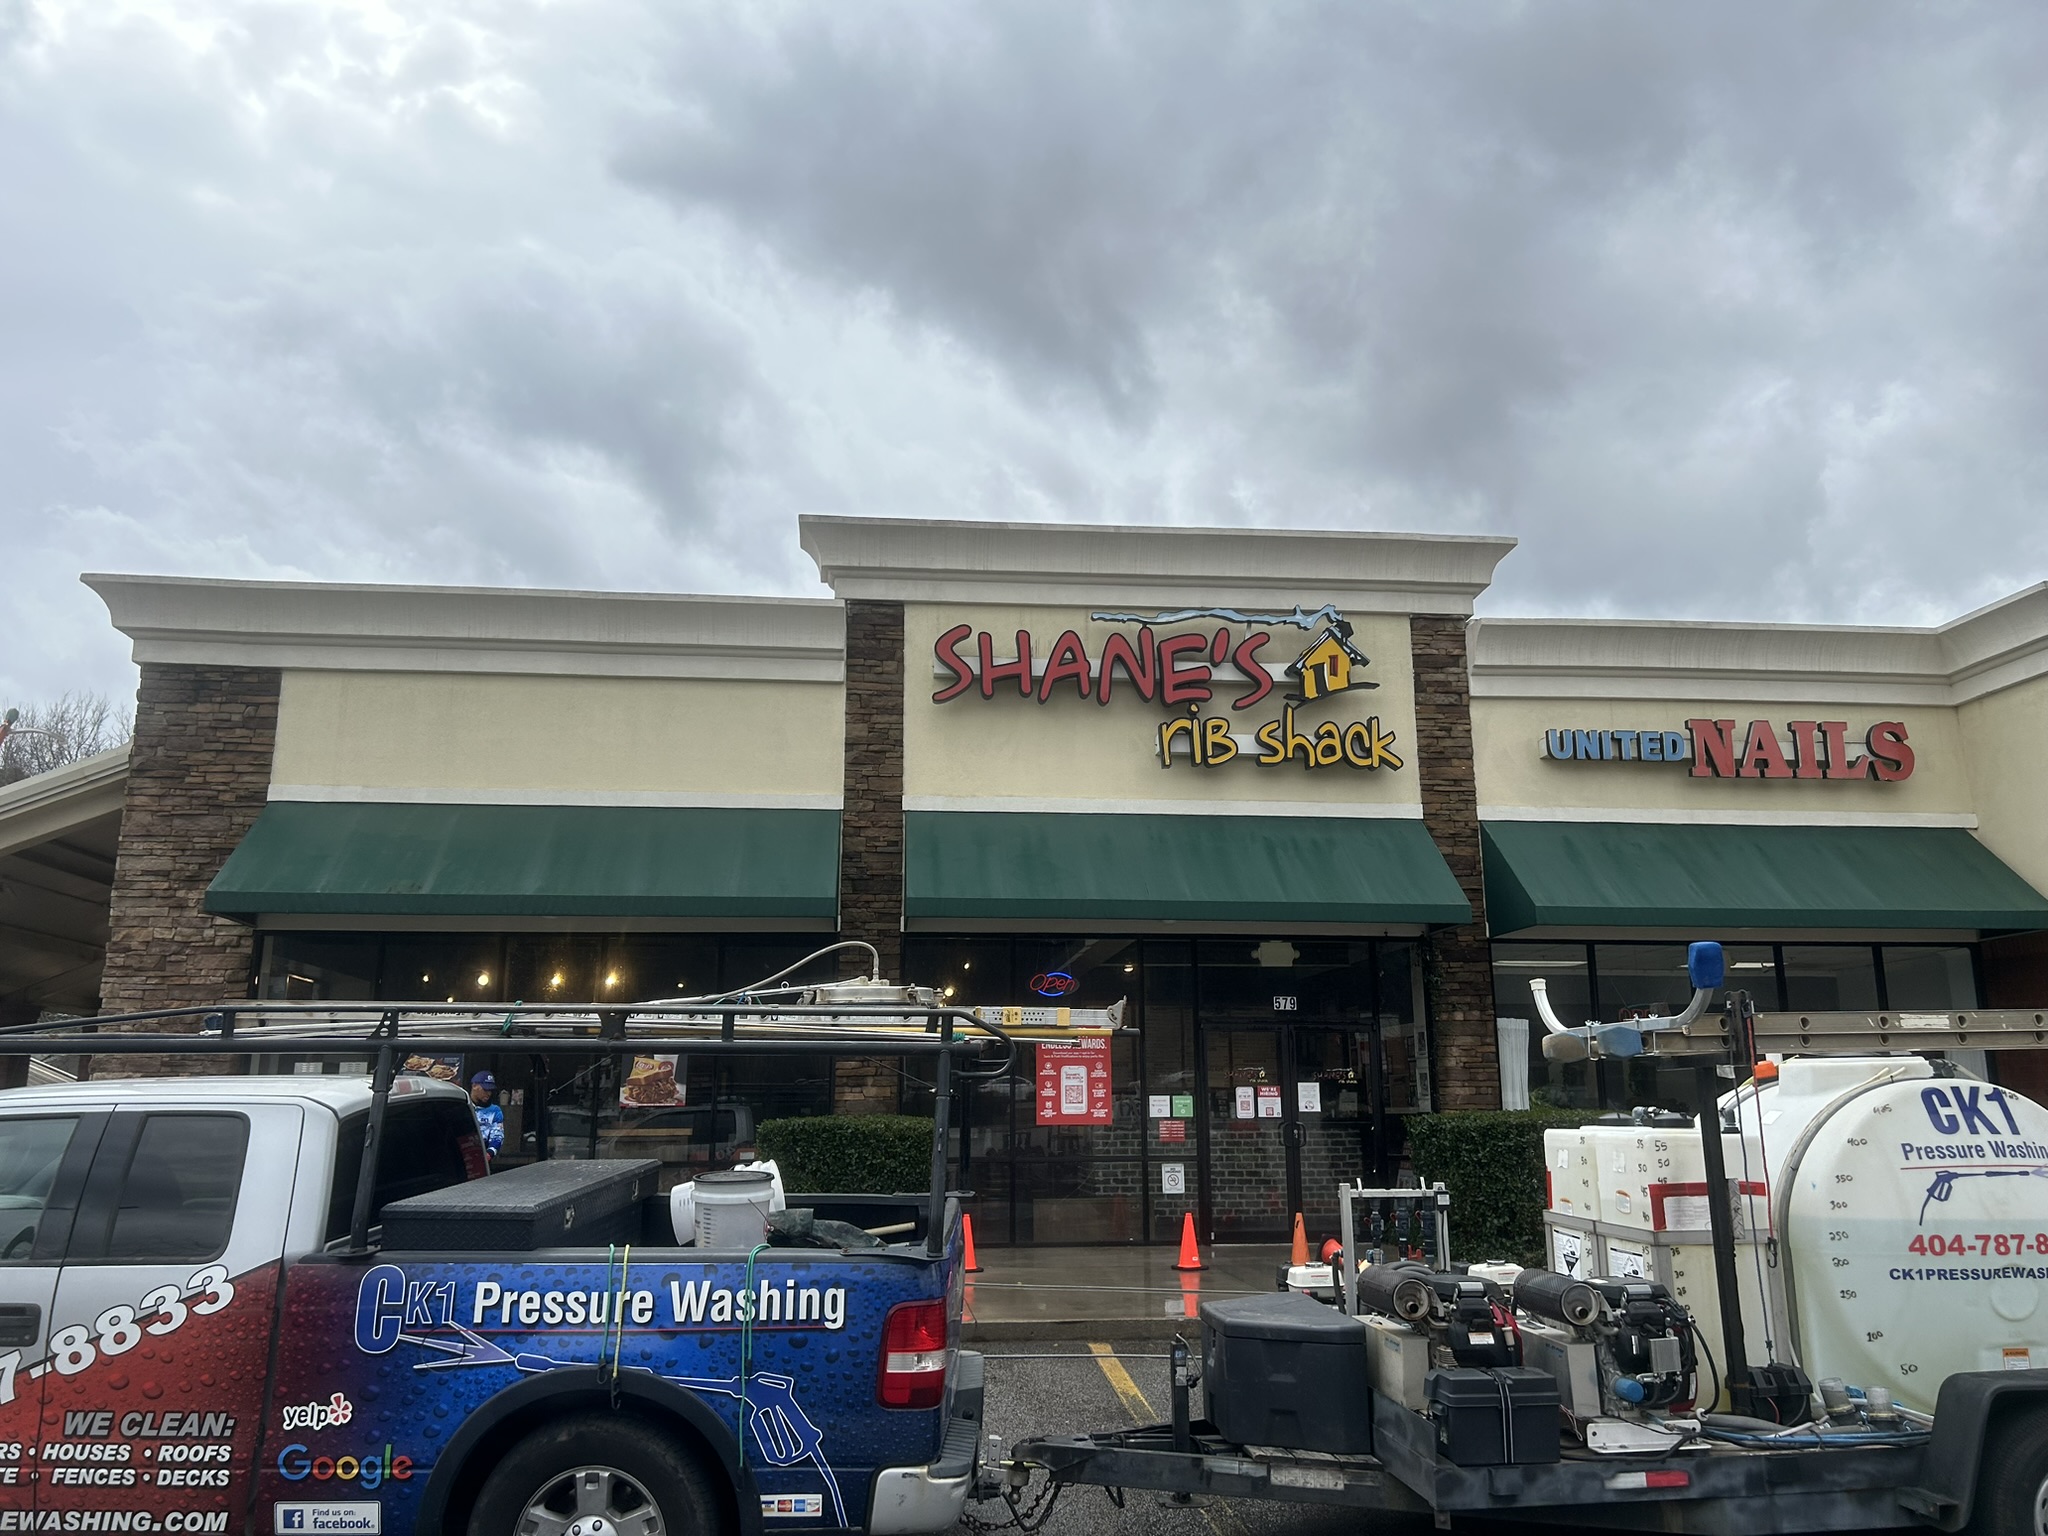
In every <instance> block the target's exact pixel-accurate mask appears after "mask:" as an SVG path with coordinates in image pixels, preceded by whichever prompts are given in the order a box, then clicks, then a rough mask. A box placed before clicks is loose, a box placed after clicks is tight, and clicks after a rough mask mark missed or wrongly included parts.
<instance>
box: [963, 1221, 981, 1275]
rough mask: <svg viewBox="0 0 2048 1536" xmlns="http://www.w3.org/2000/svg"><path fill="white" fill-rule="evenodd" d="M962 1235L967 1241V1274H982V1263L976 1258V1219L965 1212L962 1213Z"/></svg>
mask: <svg viewBox="0 0 2048 1536" xmlns="http://www.w3.org/2000/svg"><path fill="white" fill-rule="evenodd" d="M960 1235H961V1236H962V1237H964V1238H965V1239H966V1240H967V1273H968V1274H970V1275H978V1274H980V1273H981V1263H980V1261H979V1260H978V1259H976V1258H975V1257H974V1218H973V1217H972V1216H970V1215H968V1214H967V1213H966V1212H965V1211H962V1212H961V1213H960Z"/></svg>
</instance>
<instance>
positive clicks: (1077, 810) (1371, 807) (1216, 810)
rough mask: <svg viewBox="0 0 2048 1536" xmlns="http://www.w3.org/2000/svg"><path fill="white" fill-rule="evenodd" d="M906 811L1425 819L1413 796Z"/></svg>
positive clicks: (1014, 800) (1003, 803) (962, 802)
mask: <svg viewBox="0 0 2048 1536" xmlns="http://www.w3.org/2000/svg"><path fill="white" fill-rule="evenodd" d="M903 809H904V810H906V811H963V812H982V811H992V812H1005V811H1007V812H1033V813H1036V812H1051V813H1054V814H1057V815H1063V816H1290V817H1296V816H1308V817H1320V818H1323V819H1325V820H1339V821H1420V820H1422V806H1421V805H1420V803H1418V802H1416V801H1412V800H1408V801H1404V800H1389V801H1363V800H1345V801H1333V802H1330V803H1327V804H1319V803H1316V802H1313V801H1307V800H1079V799H1067V798H1058V799H1054V798H1045V797H1039V796H1029V795H905V796H904V797H903Z"/></svg>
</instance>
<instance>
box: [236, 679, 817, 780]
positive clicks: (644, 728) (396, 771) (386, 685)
mask: <svg viewBox="0 0 2048 1536" xmlns="http://www.w3.org/2000/svg"><path fill="white" fill-rule="evenodd" d="M843 715H844V694H843V692H842V690H841V687H840V685H839V684H837V683H826V682H787V683H785V682H776V683H763V682H751V681H732V680H726V679H710V678H622V677H594V678H588V677H542V676H517V675H513V676H507V675H479V674H476V673H422V672H325V671H321V672H314V671H293V672H287V673H285V674H284V685H283V690H282V694H281V697H280V700H279V706H278V727H277V754H276V759H275V766H274V768H273V772H272V784H273V786H275V787H276V788H282V789H285V791H286V792H287V793H288V792H290V790H291V789H296V788H307V787H330V788H343V789H353V790H368V791H373V792H374V791H378V790H392V791H407V790H410V791H432V790H456V791H475V792H477V793H478V794H479V795H480V796H488V795H489V794H491V793H515V794H527V793H533V794H568V795H578V794H587V795H599V796H602V795H605V794H650V795H664V796H666V795H674V796H677V797H680V798H687V797H690V796H701V797H703V798H704V799H705V800H707V801H709V802H711V803H727V802H735V803H737V802H745V801H747V800H750V799H755V800H763V801H772V800H774V799H776V798H778V797H802V798H804V799H805V800H806V801H808V802H814V803H816V804H819V805H837V804H838V800H839V795H840V791H841V785H842V779H843V766H842V756H841V741H842V735H843ZM273 792H276V791H275V789H274V791H273ZM366 798H374V794H372V795H371V796H367V797H366Z"/></svg>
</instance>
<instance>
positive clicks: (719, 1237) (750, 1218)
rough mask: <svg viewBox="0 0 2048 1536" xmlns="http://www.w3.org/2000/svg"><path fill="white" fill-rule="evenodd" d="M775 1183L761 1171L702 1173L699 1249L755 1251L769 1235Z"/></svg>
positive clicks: (698, 1201)
mask: <svg viewBox="0 0 2048 1536" xmlns="http://www.w3.org/2000/svg"><path fill="white" fill-rule="evenodd" d="M774 1192H775V1180H774V1178H773V1176H772V1175H770V1174H768V1173H765V1172H763V1171H761V1170H759V1169H753V1168H748V1169H739V1168H734V1169H730V1170H728V1171H726V1172H724V1173H700V1174H698V1175H697V1179H696V1189H695V1191H694V1193H695V1202H694V1203H695V1205H696V1208H697V1211H696V1215H697V1246H698V1247H699V1248H719V1249H732V1248H741V1249H745V1248H752V1247H753V1246H754V1245H755V1244H756V1243H758V1242H760V1241H762V1240H763V1239H764V1238H766V1237H767V1235H768V1207H769V1203H770V1202H771V1200H772V1199H773V1198H774Z"/></svg>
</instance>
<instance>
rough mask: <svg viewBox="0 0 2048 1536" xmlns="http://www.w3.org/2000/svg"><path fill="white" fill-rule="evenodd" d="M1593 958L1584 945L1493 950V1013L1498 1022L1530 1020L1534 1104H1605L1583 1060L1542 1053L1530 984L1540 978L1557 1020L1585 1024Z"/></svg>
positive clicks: (1517, 946)
mask: <svg viewBox="0 0 2048 1536" xmlns="http://www.w3.org/2000/svg"><path fill="white" fill-rule="evenodd" d="M1591 964H1592V962H1591V955H1590V952H1589V950H1588V948H1587V946H1586V945H1584V944H1496V945H1494V946H1493V1011H1494V1016H1495V1017H1496V1018H1503V1019H1526V1020H1528V1022H1529V1100H1530V1102H1531V1103H1532V1104H1539V1105H1541V1104H1549V1105H1554V1106H1556V1107H1558V1108H1562V1109H1592V1108H1596V1107H1598V1105H1599V1102H1600V1085H1599V1079H1598V1077H1597V1076H1596V1074H1595V1073H1594V1072H1593V1070H1592V1069H1591V1067H1590V1066H1589V1064H1588V1063H1586V1062H1583V1061H1573V1062H1552V1061H1548V1060H1546V1059H1545V1058H1544V1055H1543V1034H1544V1028H1543V1021H1542V1019H1541V1018H1539V1017H1538V1016H1537V1013H1536V1001H1535V998H1534V997H1533V996H1532V995H1531V994H1530V991H1529V982H1530V981H1531V979H1533V978H1537V977H1540V978H1542V980H1543V981H1544V983H1545V985H1546V988H1547V990H1548V993H1549V997H1550V1008H1551V1011H1552V1012H1553V1013H1555V1014H1556V1015H1557V1018H1558V1022H1560V1023H1562V1024H1564V1025H1567V1026H1576V1025H1579V1024H1583V1023H1584V1022H1585V1021H1586V1020H1588V1019H1590V1018H1592V1017H1593V982H1592V971H1591Z"/></svg>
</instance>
